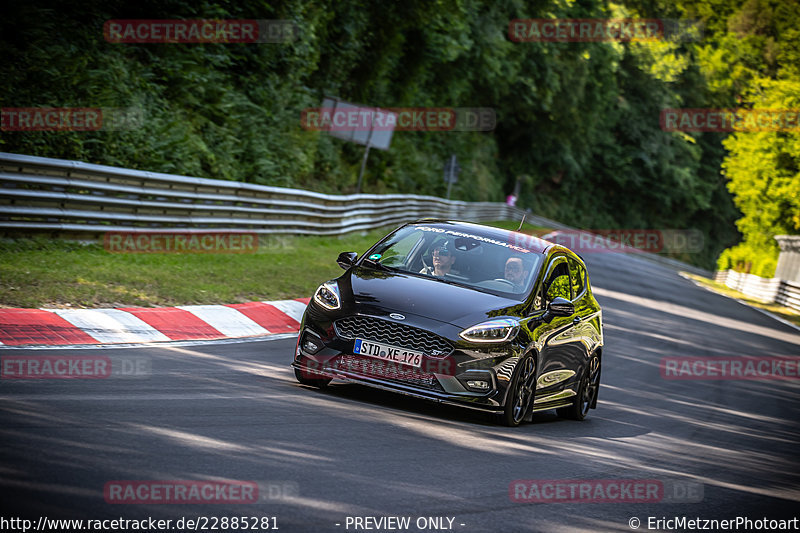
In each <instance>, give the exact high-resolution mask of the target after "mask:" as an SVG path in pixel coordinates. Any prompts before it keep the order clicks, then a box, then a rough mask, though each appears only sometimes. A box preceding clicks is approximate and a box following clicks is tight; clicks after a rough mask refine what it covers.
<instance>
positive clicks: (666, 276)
mask: <svg viewBox="0 0 800 533" xmlns="http://www.w3.org/2000/svg"><path fill="white" fill-rule="evenodd" d="M587 262H588V264H589V274H590V277H591V281H592V283H593V285H594V287H596V295H597V298H598V300H599V301H600V303H601V304H602V305H603V309H604V320H605V344H606V346H605V354H604V361H603V371H602V388H601V392H600V402H599V406H598V409H597V410H596V411H593V412H592V413H591V416H590V418H589V419H587V420H586V421H584V422H574V421H567V420H561V419H559V418H557V417H556V416H555V415H554V414H552V413H543V414H539V415H537V416H536V417H535V420H534V422H533V423H531V424H526V425H524V426H522V427H520V428H516V429H510V428H504V427H500V426H497V425H494V424H493V423H492V422H491V421H490V420H488V419H487V418H486V417H484V416H481V415H476V414H473V413H471V412H468V411H463V410H459V409H456V408H451V407H441V406H437V405H435V404H432V403H428V402H423V401H417V400H413V399H408V398H404V397H401V396H396V395H392V394H388V393H381V392H376V391H373V390H370V389H367V388H364V387H361V386H357V385H347V384H338V385H337V384H334V385H332V386H331V387H329V388H328V390H326V391H317V390H313V389H308V388H305V387H302V386H300V385H298V384H297V383H296V382H295V380H294V377H293V375H292V372H291V370H290V368H289V366H288V364H289V361H290V359H291V356H292V351H293V348H294V339H292V338H283V339H277V340H275V339H273V340H268V341H254V342H239V343H214V344H203V345H197V346H163V345H162V346H152V347H139V348H113V349H94V350H75V349H66V350H7V349H4V350H2V351H0V357H5V356H13V355H20V354H23V355H35V356H46V355H56V354H57V355H70V356H73V355H87V354H91V355H98V354H102V355H106V356H108V357H109V358H110V359H111V360H112V361H115V362H116V363H119V362H120V361H122V360H126V361H129V362H130V361H134V362H135V361H144V362H145V366H146V367H147V369H148V372H147V375H145V376H138V377H129V378H124V377H112V378H109V379H98V380H86V379H82V380H9V379H4V380H0V413H1V414H0V435H1V440H0V442H1V443H2V445H1V446H0V490H2V499H0V505H1V506H2V512H1V513H0V516H2V517H3V518H11V517H32V518H34V519H35V518H37V517H39V516H46V517H48V518H51V519H52V518H85V519H89V518H90V519H112V518H120V517H121V518H128V519H133V518H144V517H153V518H161V519H172V520H173V521H174V520H177V519H178V518H180V517H187V518H197V517H201V516H205V517H218V518H219V517H224V516H227V517H233V516H247V517H252V516H258V517H261V516H269V517H273V516H274V517H276V518H277V525H278V527H279V531H284V532H292V531H320V532H326V531H331V532H336V531H339V532H341V531H402V529H394V530H392V529H386V528H384V529H365V528H357V529H356V528H355V527H354V526H353V522H352V520H353V518H352V517H369V516H372V517H380V516H398V517H410V518H411V521H410V526H409V528H408V529H405V530H407V531H434V530H442V529H434V528H430V527H429V528H417V519H418V518H423V517H424V518H427V517H448V518H451V519H453V520H452V525H451V526H449V524H450V522H449V521H448V520H447V519H444V520H443V521H442V526H443V527H445V528H446V527H448V526H449V527H451V528H452V530H455V531H463V532H483V531H505V532H511V531H547V532H551V531H632V529H631V527H630V526H629V520H630V519H631V518H632V517H636V518H638V519H639V520H640V521H641V522H640V524H641V525H640V528H639V530H640V531H647V530H648V525H649V524H648V517H653V519H655V518H658V519H669V518H673V517H683V516H685V517H688V518H700V519H735V518H736V517H742V518H750V519H752V520H756V519H761V518H764V517H766V518H769V519H788V518H793V517H794V516H797V515H800V512H798V509H800V506H799V505H798V501H800V469H799V468H798V465H799V463H800V460H799V459H798V443H799V442H800V424H799V423H798V421H799V420H800V401H798V400H799V399H800V379H786V380H755V381H754V380H705V381H686V380H670V379H664V378H663V377H662V376H661V373H660V371H659V364H660V362H661V360H662V359H663V358H665V357H676V356H697V357H742V356H759V357H763V356H787V357H797V356H800V332H798V331H796V330H794V329H792V328H790V327H788V326H785V325H783V324H781V323H779V322H777V321H775V320H773V319H771V318H769V317H767V316H765V315H763V314H761V313H759V312H757V311H754V310H752V309H750V308H748V307H745V306H743V305H740V304H738V303H736V302H734V301H732V300H729V299H726V298H724V297H722V296H718V295H715V294H712V293H710V292H707V291H705V290H703V289H700V288H698V287H695V286H694V285H693V284H692V283H691V282H689V281H687V280H685V279H683V278H681V277H679V276H678V274H677V273H675V272H674V271H672V270H669V269H666V268H664V267H662V266H659V265H655V264H652V263H650V262H647V261H643V260H641V259H639V258H636V257H630V256H621V255H617V254H610V253H609V254H593V255H590V256H588V257H587ZM116 363H115V364H116ZM209 479H227V480H252V481H255V482H257V483H258V484H259V487H261V491H260V493H259V494H260V495H261V496H260V497H261V501H259V502H258V503H251V504H231V503H218V504H207V503H206V504H136V505H135V504H110V503H107V502H106V501H105V499H104V492H103V489H104V486H105V485H106V484H107V483H108V482H110V481H113V480H209ZM514 480H538V481H542V480H658V481H664V482H666V483H667V485H666V486H669V487H684V489H682V490H684V492H681V493H675V492H673V493H670V495H669V496H670V497H671V498H672V501H669V502H664V501H661V502H657V503H645V502H635V503H630V502H627V503H620V502H618V501H616V502H610V503H563V502H557V503H520V502H516V501H512V498H511V497H510V492H509V487H510V486H511V487H513V486H514V485H513V482H514ZM680 483H684V484H683V485H681V484H680ZM686 487H689V489H686ZM673 490H674V489H673ZM686 490H688V491H689V492H688V493H687V492H686ZM679 492H680V491H679ZM512 493H513V490H512ZM666 499H670V498H666ZM676 500H677V501H676ZM348 517H351V521H350V522H348ZM209 524H210V523H209ZM337 524H339V525H337ZM362 524H364V525H372V526H374V525H375V524H374V523H372V522H369V523H362ZM650 524H653V523H652V522H651V523H650ZM701 525H702V523H701ZM659 529H661V530H665V531H668V530H670V528H669V527H668V525H666V524H665V523H662V524H661V527H660V528H659ZM681 529H683V528H681ZM686 529H688V528H686ZM228 530H229V531H230V530H231V529H228ZM672 530H675V529H672ZM739 530H740V531H743V530H744V529H743V526H740V527H739ZM218 531H222V529H218Z"/></svg>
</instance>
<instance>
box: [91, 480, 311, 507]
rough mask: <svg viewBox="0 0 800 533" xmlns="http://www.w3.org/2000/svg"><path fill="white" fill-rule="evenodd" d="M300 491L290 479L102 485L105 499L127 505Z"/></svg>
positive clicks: (237, 500)
mask: <svg viewBox="0 0 800 533" xmlns="http://www.w3.org/2000/svg"><path fill="white" fill-rule="evenodd" d="M299 493H300V490H299V486H298V484H297V483H295V482H293V481H262V482H256V481H243V480H115V481H109V482H107V483H106V484H105V485H104V487H103V498H104V499H105V501H106V503H111V504H130V505H140V504H148V505H169V504H176V505H185V504H254V503H259V502H265V501H280V500H288V499H291V498H295V497H297V496H298V495H299Z"/></svg>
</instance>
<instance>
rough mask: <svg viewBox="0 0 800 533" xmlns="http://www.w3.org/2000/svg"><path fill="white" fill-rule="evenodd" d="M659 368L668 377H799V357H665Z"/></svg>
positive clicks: (732, 378) (728, 378) (663, 376)
mask: <svg viewBox="0 0 800 533" xmlns="http://www.w3.org/2000/svg"><path fill="white" fill-rule="evenodd" d="M659 370H660V372H661V377H662V378H663V379H668V380H693V381H705V380H715V381H719V380H787V379H788V380H800V358H798V357H752V356H742V357H664V358H663V359H661V363H660V365H659Z"/></svg>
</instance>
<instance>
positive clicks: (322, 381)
mask: <svg viewBox="0 0 800 533" xmlns="http://www.w3.org/2000/svg"><path fill="white" fill-rule="evenodd" d="M309 375H310V373H309V372H306V371H304V370H300V369H299V368H295V369H294V377H295V379H296V380H297V381H298V382H299V383H300V384H301V385H308V386H309V387H316V388H318V389H322V388H325V387H327V386H328V383H330V382H331V378H323V377H319V378H310V377H308V376H309Z"/></svg>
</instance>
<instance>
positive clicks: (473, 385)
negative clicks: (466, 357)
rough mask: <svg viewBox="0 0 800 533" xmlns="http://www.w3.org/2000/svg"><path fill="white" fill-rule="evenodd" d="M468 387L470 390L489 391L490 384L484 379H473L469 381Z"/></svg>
mask: <svg viewBox="0 0 800 533" xmlns="http://www.w3.org/2000/svg"><path fill="white" fill-rule="evenodd" d="M467 387H469V388H470V389H478V390H489V382H488V381H484V380H482V379H474V380H473V379H471V380H469V381H467Z"/></svg>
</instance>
